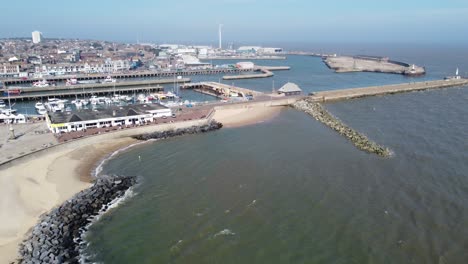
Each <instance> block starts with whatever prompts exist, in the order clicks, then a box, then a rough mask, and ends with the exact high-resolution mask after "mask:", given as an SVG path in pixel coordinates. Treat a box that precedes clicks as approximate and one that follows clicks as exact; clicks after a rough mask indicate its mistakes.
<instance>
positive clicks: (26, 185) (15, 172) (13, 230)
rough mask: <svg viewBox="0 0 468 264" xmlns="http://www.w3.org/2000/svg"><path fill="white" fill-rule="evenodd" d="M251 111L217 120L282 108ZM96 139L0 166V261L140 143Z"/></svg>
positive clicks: (245, 121) (231, 121)
mask: <svg viewBox="0 0 468 264" xmlns="http://www.w3.org/2000/svg"><path fill="white" fill-rule="evenodd" d="M255 108H256V111H255V112H257V110H258V113H257V114H255V112H254V113H253V114H250V113H249V115H245V114H246V113H247V111H249V110H252V108H251V107H249V108H243V109H241V110H240V111H233V110H235V109H220V110H217V112H218V111H219V112H218V116H217V117H218V118H219V119H216V120H219V122H221V123H222V121H224V122H226V123H227V125H226V127H239V126H245V125H251V124H256V123H260V122H263V121H266V120H270V119H272V118H274V117H275V116H276V115H277V114H279V112H280V110H281V107H274V109H273V108H271V107H263V109H260V107H255ZM251 113H252V112H251ZM215 116H216V114H215ZM141 134H145V133H144V132H142V133H141ZM96 137H98V136H96ZM95 141H96V140H95V139H94V137H90V138H85V139H80V140H77V141H74V142H79V145H81V146H79V147H77V148H65V149H52V150H50V151H48V152H45V153H41V155H40V156H38V157H35V158H30V157H27V158H26V159H25V160H24V161H20V162H18V163H15V164H14V165H10V166H8V167H6V168H7V169H5V166H4V167H2V166H0V219H2V224H3V225H2V226H0V263H16V262H17V259H18V257H19V255H18V250H19V246H20V244H21V242H22V241H23V240H24V239H26V237H27V235H28V234H29V233H30V231H31V230H32V228H33V227H34V226H36V224H37V223H38V221H39V219H40V218H41V217H42V216H44V215H45V214H46V213H48V212H50V211H51V210H52V209H54V208H56V207H57V206H60V205H61V204H63V203H64V202H65V201H67V200H68V199H70V198H71V197H73V196H74V195H76V194H77V193H79V192H80V191H83V190H85V189H89V188H90V187H91V186H92V184H91V182H92V180H94V179H95V178H94V174H93V172H94V171H95V170H96V168H97V167H98V166H99V165H100V164H101V162H102V161H104V160H106V159H107V158H108V157H110V156H111V155H112V153H114V152H116V151H119V150H121V149H125V148H128V146H131V145H132V144H135V143H138V140H136V139H134V138H132V137H131V136H124V137H121V138H113V139H105V140H103V141H101V142H99V143H97V144H96V143H94V142H95ZM147 142H151V141H147ZM70 143H72V142H70ZM70 143H66V145H69V144H70ZM142 143H144V142H142ZM137 145H138V144H137Z"/></svg>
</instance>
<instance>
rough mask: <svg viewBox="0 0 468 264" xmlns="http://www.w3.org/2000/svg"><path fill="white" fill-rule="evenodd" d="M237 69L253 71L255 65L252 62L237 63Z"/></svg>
mask: <svg viewBox="0 0 468 264" xmlns="http://www.w3.org/2000/svg"><path fill="white" fill-rule="evenodd" d="M236 67H237V68H238V69H241V70H253V68H254V67H255V64H254V63H253V62H251V61H241V62H238V63H236Z"/></svg>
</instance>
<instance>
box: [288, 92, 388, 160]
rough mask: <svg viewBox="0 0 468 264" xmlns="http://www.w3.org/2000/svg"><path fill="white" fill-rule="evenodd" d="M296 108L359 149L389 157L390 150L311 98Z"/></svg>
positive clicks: (299, 102)
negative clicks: (342, 120) (351, 126)
mask: <svg viewBox="0 0 468 264" xmlns="http://www.w3.org/2000/svg"><path fill="white" fill-rule="evenodd" d="M292 106H293V107H294V108H296V109H298V110H300V111H303V112H306V113H307V114H309V115H311V116H312V117H314V118H315V119H316V120H317V121H320V122H322V123H323V124H325V125H327V126H328V127H330V128H331V129H333V130H335V131H336V132H338V133H339V134H341V135H343V136H344V137H346V138H347V139H349V140H350V141H351V142H352V143H353V144H354V145H355V146H356V147H357V148H359V149H361V150H364V151H367V152H369V153H374V154H377V155H379V156H382V157H389V156H390V155H391V152H390V150H389V149H388V148H385V147H383V146H380V145H379V144H377V143H375V142H373V141H372V140H370V139H368V138H367V137H366V136H365V135H363V134H361V133H359V132H357V131H356V130H354V129H352V128H350V127H348V126H347V125H345V124H343V122H341V121H340V120H338V119H337V118H336V117H334V116H333V115H332V114H330V113H329V112H328V111H327V110H326V109H325V108H323V106H322V105H321V104H320V103H317V102H314V101H313V100H312V99H310V98H306V99H303V100H300V101H297V102H295V103H294V104H293V105H292Z"/></svg>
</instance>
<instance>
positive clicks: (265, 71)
mask: <svg viewBox="0 0 468 264" xmlns="http://www.w3.org/2000/svg"><path fill="white" fill-rule="evenodd" d="M290 69H291V67H289V66H256V68H255V71H256V72H261V73H252V74H241V75H226V76H223V80H242V79H256V78H269V77H272V76H274V74H273V73H272V71H287V70H290Z"/></svg>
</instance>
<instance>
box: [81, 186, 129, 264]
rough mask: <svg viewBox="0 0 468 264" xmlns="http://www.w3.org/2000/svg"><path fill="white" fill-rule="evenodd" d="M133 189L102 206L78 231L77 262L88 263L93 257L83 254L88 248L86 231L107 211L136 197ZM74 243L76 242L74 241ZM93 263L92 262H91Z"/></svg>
mask: <svg viewBox="0 0 468 264" xmlns="http://www.w3.org/2000/svg"><path fill="white" fill-rule="evenodd" d="M133 188H134V187H130V188H129V189H128V190H127V191H125V193H124V195H123V196H121V197H118V198H115V199H114V200H112V201H111V202H110V203H108V204H106V205H104V206H103V207H102V208H101V210H99V213H98V214H97V215H95V216H92V217H90V218H89V220H90V222H89V224H88V225H86V226H85V227H84V228H81V230H80V236H79V239H78V240H79V241H80V242H79V245H80V246H79V247H80V248H79V250H78V251H79V253H80V256H79V257H78V262H79V263H81V264H85V263H90V262H89V259H90V258H92V257H94V256H92V255H87V254H85V250H86V248H88V246H89V243H87V242H86V240H85V238H86V233H87V231H88V230H89V227H91V225H93V224H94V223H96V222H97V221H99V219H101V217H102V216H103V215H104V214H106V213H107V212H109V210H111V209H113V208H116V207H118V206H119V205H120V204H122V203H123V202H125V201H126V200H127V199H129V198H131V197H133V196H135V195H136V193H135V192H134V190H133ZM75 242H76V241H75ZM93 263H94V262H93Z"/></svg>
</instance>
